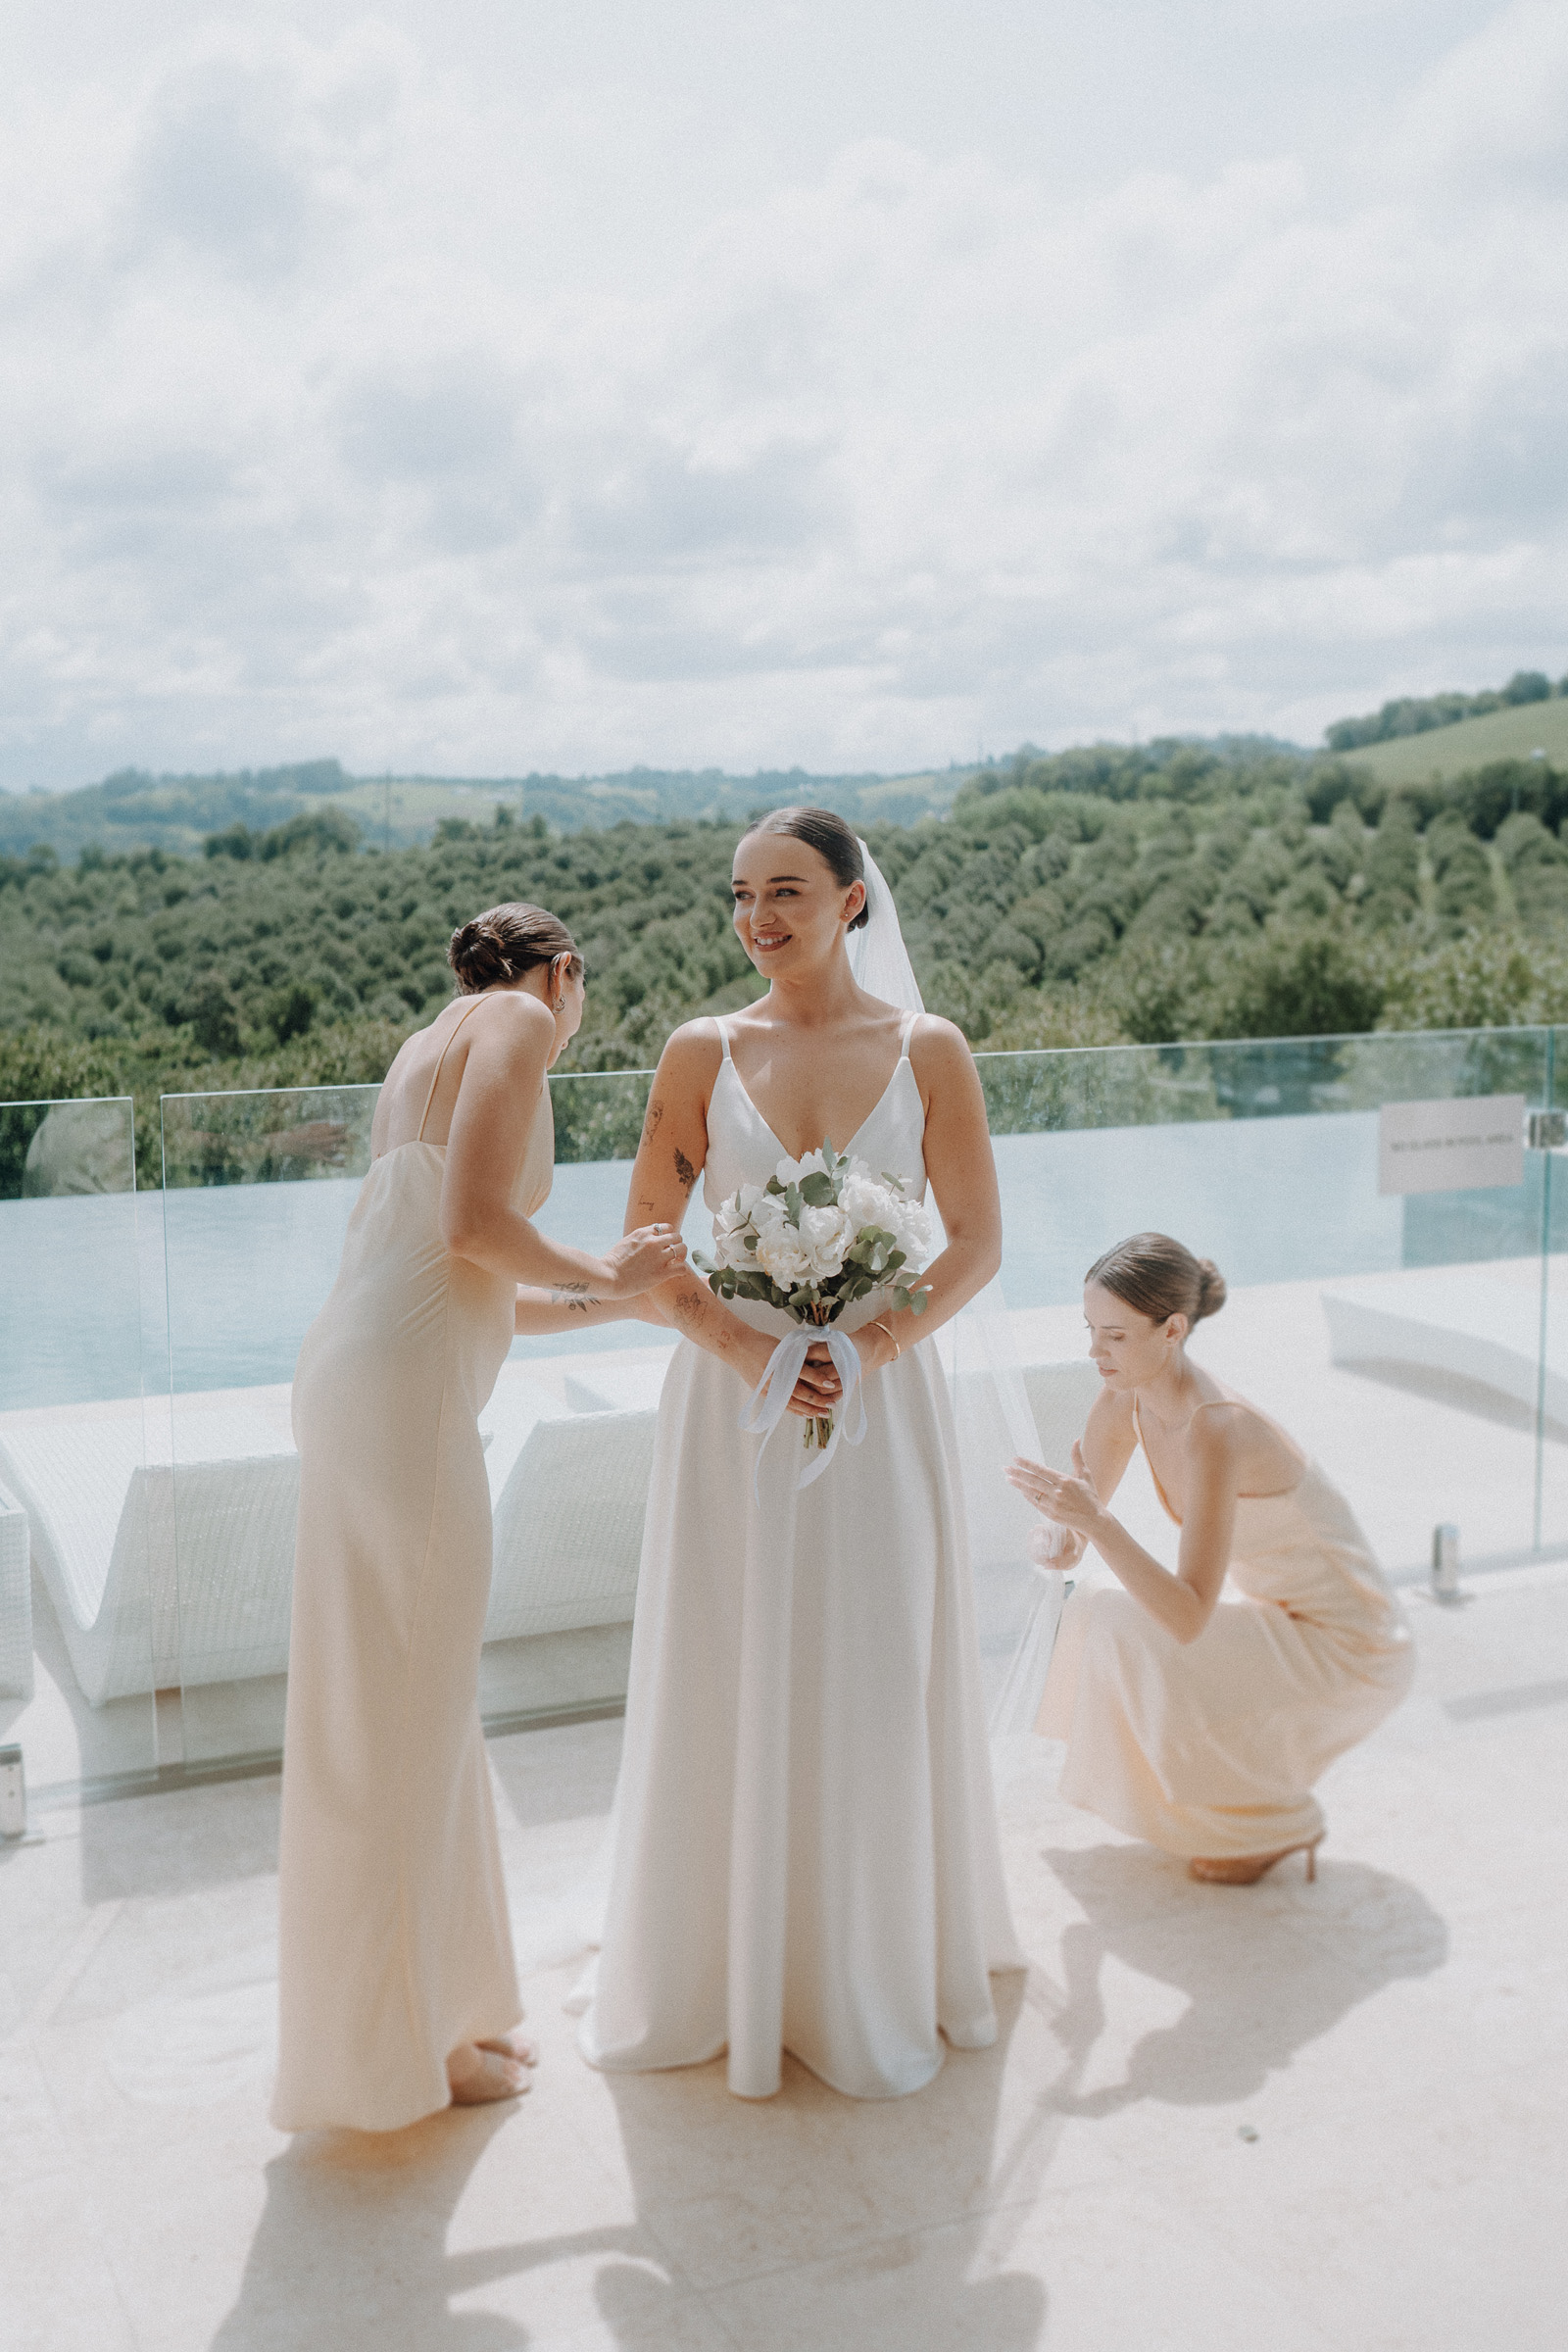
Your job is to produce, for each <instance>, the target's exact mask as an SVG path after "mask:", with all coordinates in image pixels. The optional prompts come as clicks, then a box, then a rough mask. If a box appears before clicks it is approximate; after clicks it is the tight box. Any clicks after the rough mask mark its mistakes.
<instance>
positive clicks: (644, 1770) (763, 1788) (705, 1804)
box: [580, 1016, 1023, 2099]
mask: <svg viewBox="0 0 1568 2352" xmlns="http://www.w3.org/2000/svg"><path fill="white" fill-rule="evenodd" d="M911 1025H912V1016H911V1017H910V1020H908V1021H906V1023H905V1029H904V1039H903V1051H902V1054H901V1058H900V1060H899V1063H898V1066H897V1067H896V1069H895V1070H894V1073H893V1076H892V1078H891V1079H890V1080H889V1082H888V1086H887V1089H886V1091H885V1093H884V1094H883V1097H882V1100H881V1101H880V1102H879V1103H878V1104H877V1105H876V1107H875V1109H874V1110H873V1111H872V1112H871V1114H870V1116H869V1118H867V1119H866V1120H865V1122H864V1123H863V1125H862V1126H861V1128H860V1129H859V1132H858V1134H857V1135H856V1136H855V1137H854V1138H853V1139H852V1141H851V1142H850V1143H849V1145H848V1149H850V1150H851V1151H853V1152H856V1153H858V1155H859V1156H861V1157H862V1158H864V1159H865V1160H867V1161H868V1162H869V1163H870V1165H871V1167H872V1168H873V1169H876V1170H878V1171H880V1170H882V1169H891V1170H893V1171H895V1172H896V1173H897V1174H899V1175H902V1176H904V1177H905V1178H906V1179H907V1181H908V1183H909V1184H910V1186H911V1188H912V1189H913V1191H914V1192H915V1193H916V1194H917V1195H918V1196H921V1197H923V1195H924V1192H925V1158H924V1153H923V1150H922V1139H923V1136H924V1131H925V1109H924V1105H923V1103H922V1102H921V1099H920V1090H919V1087H918V1085H917V1084H916V1082H915V1078H914V1073H913V1071H912V1069H911V1067H910V1064H909V1058H908V1033H909V1029H910V1026H911ZM718 1026H719V1033H720V1037H721V1039H722V1043H723V1060H722V1063H721V1065H720V1068H719V1073H718V1077H717V1079H716V1081H715V1083H714V1088H713V1095H712V1100H711V1103H710V1105H709V1112H708V1163H707V1167H706V1170H705V1175H704V1199H705V1201H706V1202H707V1204H708V1206H709V1208H710V1209H713V1208H716V1207H717V1206H718V1205H719V1203H720V1202H721V1201H724V1200H727V1199H729V1198H730V1197H731V1196H732V1195H733V1194H734V1192H735V1189H736V1187H737V1185H740V1184H742V1183H753V1184H759V1183H763V1182H765V1181H766V1179H767V1178H768V1177H769V1176H770V1175H771V1174H772V1172H773V1169H774V1168H775V1166H776V1165H777V1163H778V1161H779V1159H780V1158H781V1157H782V1156H783V1150H784V1148H783V1146H782V1145H781V1144H780V1142H779V1140H778V1138H777V1137H776V1136H775V1135H774V1134H773V1133H772V1131H771V1129H770V1128H769V1127H768V1125H767V1123H766V1121H765V1120H764V1119H763V1117H762V1115H761V1113H760V1110H759V1109H758V1108H757V1106H756V1104H755V1103H753V1102H752V1100H751V1098H750V1096H749V1095H748V1094H747V1092H746V1089H745V1087H744V1086H743V1085H742V1083H741V1081H740V1078H739V1076H738V1074H737V1072H736V1069H735V1065H734V1062H733V1061H732V1060H731V1058H730V1051H729V1038H728V1034H727V1032H726V1030H725V1027H724V1024H723V1022H720V1023H719V1024H718ZM733 1311H734V1312H735V1313H737V1314H739V1315H741V1316H743V1317H744V1319H745V1320H746V1321H747V1322H749V1323H751V1324H752V1325H754V1327H755V1328H757V1329H759V1330H762V1331H765V1332H767V1333H768V1334H769V1336H770V1337H774V1338H777V1337H781V1336H782V1335H783V1334H784V1333H786V1332H788V1331H790V1330H792V1329H794V1328H795V1327H794V1325H793V1324H792V1322H791V1320H790V1318H789V1317H788V1316H786V1315H783V1314H780V1313H778V1312H776V1311H775V1310H774V1309H772V1308H771V1307H767V1306H762V1305H760V1304H755V1303H752V1302H749V1301H745V1300H737V1301H736V1302H735V1304H734V1308H733ZM879 1312H880V1313H882V1314H886V1312H887V1302H886V1299H885V1298H881V1297H879V1296H878V1295H875V1294H873V1296H872V1297H871V1298H869V1299H863V1300H861V1301H860V1303H859V1306H858V1308H852V1309H851V1310H850V1311H849V1312H848V1313H847V1314H846V1315H845V1317H844V1318H843V1321H842V1322H841V1323H840V1325H839V1329H840V1330H844V1331H853V1330H855V1329H856V1328H857V1326H858V1324H860V1323H862V1322H866V1321H868V1320H870V1318H871V1317H872V1316H874V1315H876V1314H878V1313H879ZM897 1328H898V1332H899V1337H900V1339H901V1341H902V1342H903V1343H904V1346H903V1351H902V1353H901V1354H900V1357H899V1360H898V1362H897V1363H895V1364H890V1365H889V1366H887V1367H886V1369H884V1370H883V1371H881V1372H876V1373H873V1374H871V1375H870V1376H869V1377H868V1379H867V1381H866V1383H865V1387H864V1391H863V1394H864V1398H865V1413H866V1422H867V1427H866V1433H865V1437H864V1440H863V1441H862V1443H861V1444H860V1445H858V1446H847V1445H844V1444H842V1443H841V1445H840V1447H839V1450H838V1453H837V1454H836V1456H835V1457H834V1460H833V1462H832V1464H831V1466H830V1467H829V1469H828V1470H827V1471H826V1473H825V1474H824V1476H823V1477H821V1478H820V1479H818V1480H817V1482H816V1483H815V1485H814V1486H810V1487H808V1488H807V1489H806V1490H805V1491H804V1492H798V1491H797V1489H796V1485H795V1481H796V1478H797V1476H798V1474H799V1471H800V1468H801V1464H802V1460H803V1437H804V1427H803V1424H802V1423H801V1422H800V1421H799V1420H798V1419H796V1418H795V1417H794V1416H793V1415H790V1416H787V1417H786V1419H785V1420H784V1421H783V1423H782V1424H781V1425H780V1427H779V1428H778V1430H777V1431H776V1433H775V1434H774V1436H773V1438H772V1440H771V1442H770V1443H769V1445H768V1446H767V1449H766V1451H765V1453H764V1454H763V1456H762V1461H761V1470H760V1488H761V1493H760V1499H759V1496H758V1495H757V1492H756V1491H755V1489H754V1485H753V1479H754V1473H755V1472H756V1471H757V1467H758V1459H757V1457H758V1449H759V1446H760V1440H759V1439H758V1438H757V1437H755V1436H750V1435H742V1433H741V1431H740V1430H739V1429H738V1428H737V1426H736V1424H737V1421H738V1418H739V1415H740V1412H741V1408H742V1406H743V1404H744V1403H745V1400H746V1390H745V1388H744V1387H743V1386H742V1384H741V1382H740V1381H739V1380H737V1378H736V1377H735V1374H734V1373H733V1372H732V1371H731V1370H730V1369H729V1368H728V1367H727V1366H726V1365H724V1364H721V1363H720V1362H719V1361H718V1359H717V1358H716V1357H715V1356H712V1355H710V1354H709V1353H707V1352H706V1350H704V1349H702V1348H697V1347H694V1346H693V1345H692V1343H691V1342H690V1341H686V1342H683V1343H682V1345H681V1346H680V1347H679V1348H676V1350H675V1354H674V1357H673V1360H672V1361H671V1364H670V1368H669V1371H668V1374H667V1375H666V1378H665V1381H664V1388H663V1395H662V1400H661V1403H660V1408H659V1433H658V1440H657V1444H656V1449H655V1458H654V1472H653V1480H652V1484H651V1487H650V1492H649V1498H648V1519H647V1526H646V1531H645V1534H644V1539H643V1553H642V1566H641V1572H640V1579H639V1584H638V1591H637V1615H636V1622H635V1626H634V1630H633V1634H632V1655H631V1677H630V1689H629V1691H628V1693H627V1699H626V1735H625V1745H624V1749H623V1754H622V1763H621V1774H620V1788H619V1792H618V1795H617V1799H616V1840H615V1851H614V1858H613V1868H612V1879H611V1892H610V1901H609V1909H608V1916H607V1920H606V1926H605V1932H604V1941H603V1949H602V1952H601V1955H600V1961H599V1967H598V1974H597V1984H596V1989H595V1993H594V1998H593V2005H592V2007H591V2009H590V2010H589V2013H588V2015H587V2016H586V2017H585V2018H584V2020H583V2024H582V2029H581V2034H580V2044H581V2048H582V2051H583V2054H584V2056H585V2057H586V2058H588V2059H589V2060H590V2061H591V2063H592V2064H594V2065H595V2066H599V2067H604V2068H607V2069H610V2070H628V2071H636V2070H641V2069H644V2068H654V2067H670V2066H691V2065H695V2064H698V2063H700V2062H701V2061H702V2060H704V2059H709V2058H713V2057H716V2056H717V2055H718V2053H719V2052H720V2051H721V2050H725V2049H727V2050H728V2053H729V2086H730V2088H731V2090H733V2091H735V2092H737V2093H738V2094H740V2095H741V2096H742V2097H745V2098H766V2097H768V2096H769V2095H770V2094H771V2093H772V2092H774V2091H776V2090H777V2089H778V2087H779V2083H780V2079H781V2065H782V2056H781V2054H782V2052H783V2051H784V2050H786V2049H788V2050H790V2051H792V2052H793V2053H794V2055H795V2056H796V2057H798V2058H799V2059H801V2060H802V2061H803V2062H804V2063H805V2064H806V2065H807V2066H809V2068H810V2070H811V2072H812V2073H813V2074H815V2075H817V2076H819V2077H820V2078H821V2080H822V2081H823V2082H827V2083H829V2084H831V2085H832V2086H833V2088H834V2089H836V2090H841V2091H846V2092H848V2093H850V2094H851V2095H852V2096H854V2097H857V2098H864V2099H878V2098H895V2097H898V2096H900V2095H901V2094H902V2093H904V2092H907V2091H913V2090H918V2089H919V2088H920V2087H921V2085H922V2084H923V2083H926V2082H930V2080H931V2078H932V2076H933V2075H934V2074H935V2073H936V2072H937V2069H938V2068H939V2067H940V2066H941V2064H942V2059H943V2051H944V2044H945V2043H951V2044H955V2045H956V2046H958V2047H961V2048H965V2049H978V2048H982V2047H984V2046H985V2045H986V2044H988V2043H990V2042H992V2041H994V2040H995V2038H996V2034H997V2018H996V2010H995V2007H994V2004H993V2000H992V1990H991V1971H992V1970H993V1969H1005V1968H1018V1967H1022V1965H1023V1959H1022V1955H1021V1953H1020V1952H1019V1949H1018V1945H1017V1941H1016V1938H1015V1936H1014V1934H1013V1929H1012V1922H1011V1918H1010V1915H1009V1911H1008V1905H1007V1894H1006V1887H1005V1881H1004V1878H1003V1868H1002V1852H1001V1842H1000V1838H999V1835H998V1829H997V1817H996V1809H995V1801H994V1798H993V1794H992V1786H991V1764H990V1756H989V1751H988V1748H987V1744H986V1727H985V1707H984V1701H983V1698H982V1693H981V1685H980V1654H979V1644H978V1640H977V1636H976V1632H975V1618H974V1594H973V1589H972V1580H971V1575H970V1568H969V1556H968V1545H967V1540H966V1536H965V1532H964V1523H963V1517H962V1512H961V1508H960V1492H959V1468H958V1457H957V1440H956V1430H955V1427H954V1418H953V1409H952V1404H951V1401H950V1398H949V1394H948V1389H947V1384H946V1382H945V1380H944V1377H943V1374H942V1370H941V1367H940V1365H939V1363H938V1360H937V1350H936V1348H935V1346H934V1345H933V1344H932V1343H930V1342H921V1341H920V1340H919V1339H918V1338H917V1336H916V1335H917V1333H918V1330H919V1326H918V1324H917V1323H916V1322H915V1321H914V1319H913V1318H912V1316H910V1315H909V1314H907V1313H903V1314H901V1315H900V1316H899V1318H898V1326H897Z"/></svg>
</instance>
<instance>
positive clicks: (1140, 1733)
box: [1035, 1398, 1415, 1858]
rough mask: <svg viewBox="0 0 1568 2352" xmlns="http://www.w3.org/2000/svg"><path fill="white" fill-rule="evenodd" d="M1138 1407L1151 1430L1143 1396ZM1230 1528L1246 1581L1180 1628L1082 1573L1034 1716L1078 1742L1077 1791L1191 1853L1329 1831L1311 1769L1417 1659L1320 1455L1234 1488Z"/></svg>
mask: <svg viewBox="0 0 1568 2352" xmlns="http://www.w3.org/2000/svg"><path fill="white" fill-rule="evenodd" d="M1203 1409H1204V1408H1203V1407H1202V1406H1200V1407H1199V1410H1200V1411H1202V1410H1203ZM1133 1424H1134V1427H1135V1429H1136V1430H1137V1433H1138V1442H1139V1444H1140V1446H1143V1442H1144V1433H1143V1428H1142V1425H1141V1423H1140V1422H1139V1420H1138V1406H1137V1399H1136V1398H1135V1399H1134V1402H1133ZM1144 1453H1145V1458H1146V1459H1147V1458H1148V1447H1147V1446H1145V1447H1144ZM1150 1471H1151V1476H1152V1477H1153V1483H1154V1491H1155V1493H1156V1494H1157V1495H1158V1496H1159V1500H1160V1504H1161V1506H1162V1508H1163V1509H1164V1511H1165V1513H1166V1515H1167V1517H1169V1518H1170V1519H1172V1520H1174V1521H1175V1522H1176V1525H1177V1526H1178V1527H1179V1526H1180V1525H1181V1521H1180V1520H1179V1519H1178V1518H1177V1516H1176V1513H1175V1512H1174V1511H1173V1510H1172V1509H1171V1505H1170V1501H1169V1498H1168V1496H1167V1495H1166V1494H1165V1490H1164V1489H1163V1487H1162V1486H1161V1485H1160V1483H1159V1480H1158V1477H1157V1476H1155V1475H1154V1472H1153V1465H1152V1463H1151V1465H1150ZM1231 1541H1232V1545H1233V1549H1232V1556H1231V1563H1230V1579H1229V1581H1230V1583H1231V1584H1232V1585H1233V1586H1234V1587H1235V1589H1236V1592H1237V1593H1238V1594H1239V1597H1238V1598H1237V1599H1234V1600H1224V1599H1222V1600H1221V1602H1220V1604H1219V1606H1218V1607H1217V1608H1216V1609H1215V1611H1214V1613H1213V1615H1212V1616H1211V1617H1210V1619H1209V1621H1208V1623H1207V1625H1206V1626H1205V1627H1204V1628H1203V1631H1202V1632H1201V1634H1200V1635H1199V1637H1198V1639H1197V1641H1196V1642H1188V1643H1186V1644H1185V1645H1184V1644H1183V1643H1181V1642H1178V1641H1177V1640H1176V1638H1175V1636H1174V1635H1173V1634H1170V1633H1168V1632H1167V1631H1166V1630H1165V1628H1164V1627H1163V1626H1162V1625H1160V1624H1159V1623H1158V1621H1157V1620H1156V1619H1155V1618H1154V1617H1152V1615H1151V1614H1150V1612H1149V1611H1148V1609H1146V1608H1145V1607H1144V1606H1143V1605H1142V1603H1141V1602H1139V1601H1137V1600H1135V1599H1134V1598H1133V1596H1132V1594H1131V1593H1124V1592H1123V1591H1122V1590H1121V1588H1120V1587H1119V1586H1117V1587H1114V1588H1109V1587H1104V1586H1102V1587H1099V1588H1097V1589H1095V1590H1093V1591H1091V1590H1089V1589H1087V1588H1084V1587H1080V1589H1079V1590H1078V1591H1077V1592H1076V1593H1074V1594H1073V1595H1072V1597H1071V1599H1070V1600H1069V1601H1068V1603H1067V1605H1066V1608H1065V1609H1064V1610H1063V1612H1062V1618H1061V1627H1060V1631H1059V1633H1058V1635H1057V1638H1056V1648H1055V1653H1054V1657H1053V1658H1052V1662H1051V1672H1050V1674H1049V1676H1048V1677H1047V1681H1046V1689H1045V1695H1044V1698H1043V1700H1042V1702H1041V1708H1040V1715H1039V1719H1038V1721H1037V1724H1036V1727H1035V1728H1036V1730H1037V1731H1039V1732H1042V1733H1043V1734H1045V1735H1046V1736H1047V1737H1048V1738H1051V1739H1057V1740H1065V1741H1066V1742H1067V1756H1066V1762H1065V1765H1064V1767H1063V1771H1062V1776H1061V1793H1062V1795H1063V1796H1065V1797H1066V1798H1067V1799H1068V1801H1069V1802H1070V1803H1072V1804H1075V1805H1081V1806H1083V1807H1084V1808H1085V1810H1086V1811H1088V1812H1091V1813H1098V1814H1099V1815H1100V1816H1101V1818H1102V1819H1103V1820H1104V1821H1108V1822H1111V1823H1113V1824H1114V1826H1115V1827H1116V1828H1117V1829H1119V1830H1125V1831H1126V1832H1127V1833H1128V1834H1129V1835H1130V1836H1131V1837H1134V1838H1145V1839H1147V1841H1148V1842H1149V1843H1150V1844H1151V1845H1157V1846H1160V1847H1162V1848H1163V1849H1164V1851H1165V1852H1166V1853H1170V1854H1182V1855H1185V1856H1188V1857H1191V1856H1193V1855H1198V1854H1201V1855H1205V1856H1213V1857H1225V1858H1229V1857H1232V1856H1238V1855H1244V1854H1266V1853H1272V1852H1275V1851H1277V1850H1278V1849H1279V1848H1281V1847H1283V1846H1290V1845H1295V1844H1297V1843H1298V1842H1299V1841H1303V1840H1305V1839H1307V1838H1316V1837H1318V1836H1319V1835H1320V1834H1321V1832H1322V1829H1323V1814H1322V1809H1321V1807H1320V1806H1319V1805H1318V1802H1317V1799H1316V1798H1315V1797H1314V1796H1313V1794H1312V1789H1313V1786H1314V1784H1315V1783H1316V1782H1317V1780H1318V1779H1319V1778H1320V1777H1321V1775H1322V1774H1323V1773H1324V1771H1325V1770H1326V1769H1327V1768H1328V1766H1329V1765H1330V1764H1331V1763H1332V1762H1333V1761H1334V1759H1335V1757H1336V1756H1339V1755H1343V1754H1344V1752H1345V1750H1346V1749H1347V1748H1348V1747H1353V1746H1354V1745H1355V1744H1356V1742H1357V1741H1358V1740H1364V1739H1365V1738H1366V1736H1367V1734H1368V1733H1369V1732H1372V1731H1374V1730H1375V1729H1376V1728H1377V1726H1378V1725H1379V1724H1380V1723H1381V1722H1382V1721H1383V1719H1384V1717H1385V1716H1386V1715H1389V1714H1391V1713H1392V1712H1393V1710H1394V1708H1395V1707H1397V1705H1398V1703H1399V1700H1400V1699H1401V1698H1402V1697H1403V1696H1404V1694H1405V1692H1406V1691H1407V1690H1408V1689H1409V1687H1410V1680H1411V1677H1412V1675H1413V1673H1414V1671H1415V1654H1414V1648H1413V1644H1412V1642H1411V1640H1410V1632H1409V1628H1408V1626H1407V1625H1406V1623H1405V1619H1404V1614H1403V1612H1402V1610H1401V1609H1400V1607H1399V1604H1398V1602H1397V1600H1396V1598H1395V1596H1394V1594H1393V1593H1391V1591H1390V1590H1389V1587H1388V1585H1387V1584H1386V1583H1385V1582H1384V1579H1383V1576H1382V1574H1381V1572H1380V1570H1379V1568H1378V1564H1377V1562H1376V1560H1375V1559H1374V1557H1373V1555H1372V1548H1371V1546H1370V1544H1368V1543H1367V1540H1366V1538H1365V1536H1364V1535H1363V1534H1362V1533H1361V1530H1360V1528H1359V1527H1358V1526H1357V1524H1356V1521H1355V1515H1354V1513H1353V1512H1352V1511H1351V1509H1350V1506H1349V1504H1348V1502H1347V1501H1346V1499H1345V1497H1344V1495H1341V1494H1340V1493H1339V1491H1338V1489H1337V1488H1335V1487H1333V1486H1331V1485H1330V1483H1329V1481H1328V1480H1327V1478H1325V1477H1324V1475H1323V1472H1322V1471H1321V1470H1320V1469H1319V1468H1318V1466H1317V1464H1316V1463H1315V1462H1308V1463H1307V1464H1306V1466H1305V1468H1304V1469H1303V1471H1302V1473H1301V1476H1300V1479H1299V1481H1298V1483H1297V1484H1296V1485H1295V1486H1294V1487H1292V1488H1291V1489H1290V1490H1289V1491H1288V1492H1287V1493H1285V1494H1282V1495H1241V1496H1239V1497H1238V1499H1237V1504H1236V1521H1235V1529H1234V1533H1233V1535H1232V1539H1231Z"/></svg>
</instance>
